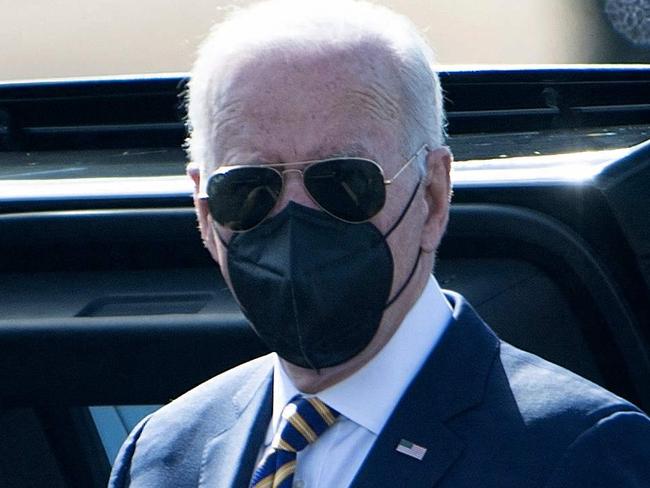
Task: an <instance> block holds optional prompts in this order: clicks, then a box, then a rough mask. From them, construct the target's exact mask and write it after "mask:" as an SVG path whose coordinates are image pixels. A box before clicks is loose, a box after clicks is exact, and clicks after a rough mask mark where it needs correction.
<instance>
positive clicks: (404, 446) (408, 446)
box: [395, 439, 427, 461]
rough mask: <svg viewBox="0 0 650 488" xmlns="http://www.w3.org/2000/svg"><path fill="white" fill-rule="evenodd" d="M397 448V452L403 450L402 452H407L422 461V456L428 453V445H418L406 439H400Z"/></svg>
mask: <svg viewBox="0 0 650 488" xmlns="http://www.w3.org/2000/svg"><path fill="white" fill-rule="evenodd" d="M395 450H396V451H397V452H401V453H402V454H406V455H407V456H410V457H412V458H415V459H417V460H418V461H422V458H423V457H424V455H425V454H426V453H427V449H426V447H422V446H418V445H417V444H414V443H413V442H411V441H407V440H406V439H402V440H401V441H399V444H397V447H396V448H395Z"/></svg>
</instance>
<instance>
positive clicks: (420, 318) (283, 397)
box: [258, 276, 452, 488]
mask: <svg viewBox="0 0 650 488" xmlns="http://www.w3.org/2000/svg"><path fill="white" fill-rule="evenodd" d="M451 316H452V309H451V306H450V305H449V303H448V302H447V300H446V299H445V297H444V295H443V294H442V292H441V291H440V287H439V286H438V283H437V281H436V280H435V278H434V277H433V276H432V277H431V278H430V279H429V282H428V283H427V285H426V287H425V288H424V290H423V292H422V295H421V296H420V298H418V300H417V301H416V302H415V304H414V305H413V307H412V308H411V310H410V311H409V312H408V314H407V315H406V317H404V321H403V322H402V324H401V325H400V327H399V328H398V329H397V331H396V332H395V334H394V335H393V337H392V338H391V339H390V341H388V343H387V344H386V345H385V346H384V347H383V348H382V350H381V351H380V352H379V353H377V355H376V356H375V357H374V358H372V359H371V360H370V361H369V362H368V363H367V364H366V365H365V366H364V367H363V368H361V369H360V370H359V371H357V372H355V373H354V374H353V375H351V376H349V377H348V378H346V379H344V380H343V381H341V382H339V383H337V384H335V385H333V386H330V387H329V388H326V389H325V390H323V391H321V392H319V393H318V394H317V395H315V396H317V397H318V398H320V399H321V400H322V401H324V402H325V403H326V404H327V405H329V406H330V407H332V408H334V409H336V410H338V411H339V412H340V414H341V417H340V418H339V419H338V420H337V422H336V423H335V424H334V425H333V426H332V427H330V428H329V429H328V430H326V431H325V432H324V433H323V435H322V436H321V437H320V438H319V439H318V440H317V442H315V443H314V444H312V445H309V446H307V447H306V448H305V449H304V450H303V451H301V452H299V453H298V457H297V465H296V473H295V475H294V484H293V486H294V488H332V487H337V488H343V487H347V486H349V485H350V483H351V482H352V480H353V478H354V476H355V474H356V473H357V471H358V470H359V467H360V466H361V464H362V462H363V460H364V459H365V457H366V455H367V454H368V452H369V451H370V448H371V447H372V445H373V443H374V441H375V439H376V438H377V436H378V435H379V433H380V432H381V430H382V428H383V427H384V424H385V423H386V422H387V421H388V419H389V417H390V415H391V414H392V412H393V410H394V409H395V407H396V405H397V403H398V401H399V400H400V398H401V397H402V395H403V394H404V392H405V390H406V388H407V387H408V385H409V384H410V383H411V380H413V378H414V377H415V375H416V374H417V372H418V371H419V370H420V368H421V366H422V364H423V363H424V361H425V360H426V359H427V357H428V356H429V354H430V353H431V351H432V350H433V348H434V347H435V346H436V344H437V343H438V341H439V340H440V337H441V336H442V334H443V332H444V331H445V329H446V328H447V325H448V324H449V322H450V320H451ZM298 393H300V392H299V391H298V389H297V388H296V387H295V386H294V384H293V383H292V382H291V379H290V378H289V377H288V376H287V374H286V372H285V371H284V368H283V367H282V364H281V362H280V361H279V359H278V357H277V355H276V357H275V363H274V370H273V414H272V418H271V423H270V424H269V427H268V430H267V433H266V439H265V441H264V445H263V446H262V448H261V449H260V455H259V458H258V462H259V460H260V459H261V458H262V456H263V454H264V453H265V451H266V450H267V449H269V446H270V444H271V441H272V439H273V434H274V433H275V431H276V429H277V427H278V423H279V421H280V414H281V412H282V409H283V408H284V406H285V405H286V404H287V403H288V402H289V401H290V400H291V399H292V398H293V397H294V396H295V395H296V394H298ZM306 396H309V395H306Z"/></svg>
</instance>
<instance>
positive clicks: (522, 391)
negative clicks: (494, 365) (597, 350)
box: [501, 342, 639, 428]
mask: <svg viewBox="0 0 650 488" xmlns="http://www.w3.org/2000/svg"><path fill="white" fill-rule="evenodd" d="M501 363H502V364H503V368H504V370H505V373H506V375H507V377H508V381H509V383H510V386H511V389H512V392H513V395H514V397H515V401H516V402H517V405H518V407H519V411H520V412H521V413H522V415H523V416H524V421H526V420H527V419H530V420H532V419H540V418H547V417H552V418H553V420H554V421H555V422H557V421H558V420H561V419H562V418H566V419H567V420H570V421H571V423H573V424H575V422H576V421H578V420H580V419H582V421H583V422H584V425H583V427H585V428H588V427H589V426H591V425H593V424H594V423H596V422H597V421H598V420H599V419H600V418H604V417H607V416H609V415H611V414H612V413H614V412H617V411H634V412H639V409H638V408H637V407H635V406H634V405H632V404H631V403H630V402H628V401H626V400H624V399H623V398H621V397H619V396H617V395H615V394H614V393H612V392H610V391H608V390H606V389H605V388H603V387H601V386H599V385H597V384H595V383H592V382H591V381H589V380H587V379H585V378H583V377H581V376H579V375H577V374H575V373H573V372H571V371H569V370H567V369H565V368H563V367H561V366H558V365H556V364H554V363H551V362H549V361H546V360H545V359H542V358H540V357H539V356H536V355H534V354H531V353H528V352H525V351H522V350H520V349H517V348H516V347H514V346H512V345H510V344H507V343H504V342H502V344H501Z"/></svg>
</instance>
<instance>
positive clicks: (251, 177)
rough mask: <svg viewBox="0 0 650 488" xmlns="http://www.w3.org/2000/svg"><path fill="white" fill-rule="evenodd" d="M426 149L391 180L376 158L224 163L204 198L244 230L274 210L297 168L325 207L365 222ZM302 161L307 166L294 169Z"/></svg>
mask: <svg viewBox="0 0 650 488" xmlns="http://www.w3.org/2000/svg"><path fill="white" fill-rule="evenodd" d="M426 148H427V146H426V145H424V146H422V147H421V148H420V149H419V150H418V151H417V152H416V153H415V154H414V155H413V157H411V158H410V159H409V160H408V161H407V162H406V163H405V164H404V165H403V166H402V167H401V168H400V169H399V170H398V171H397V173H395V175H394V176H393V177H392V178H390V179H385V177H384V171H383V169H382V168H381V166H379V164H378V163H376V162H375V161H373V160H371V159H365V158H357V157H333V158H329V159H320V160H315V161H302V162H293V163H279V164H272V165H237V166H221V167H220V168H219V169H217V170H216V171H215V172H214V173H212V175H211V176H210V178H209V179H208V183H207V187H206V195H204V196H202V198H203V199H207V201H208V208H209V210H210V215H212V218H213V219H214V220H215V221H217V222H218V223H219V224H220V225H222V226H223V227H226V228H228V229H230V230H232V231H235V232H244V231H247V230H251V229H252V228H254V227H256V226H257V225H259V224H260V223H262V222H263V221H264V220H265V219H266V218H267V217H268V216H269V215H270V213H271V211H272V210H273V208H274V207H275V205H276V204H277V202H278V201H279V200H280V199H281V197H282V191H283V188H284V174H285V173H289V172H297V173H299V174H300V175H301V176H302V182H303V186H304V187H305V190H306V191H307V193H308V194H309V196H310V197H311V198H312V200H313V201H314V202H315V203H316V204H317V205H318V206H319V207H320V208H321V209H322V210H323V211H325V212H327V213H328V214H330V215H332V216H333V217H336V218H337V219H339V220H342V221H344V222H349V223H362V222H366V221H368V220H370V219H371V218H372V217H374V216H375V215H377V213H379V211H380V210H381V209H382V208H383V207H384V204H385V203H386V186H388V185H390V184H391V183H393V181H395V180H396V179H397V177H398V176H399V175H400V174H401V173H402V172H403V171H404V170H405V169H406V168H407V167H408V166H409V165H410V164H411V163H412V162H413V161H415V160H417V159H418V157H419V156H420V154H421V153H422V151H424V150H425V149H426ZM299 165H300V166H304V167H303V168H302V169H297V168H293V167H294V166H299ZM285 168H286V169H285Z"/></svg>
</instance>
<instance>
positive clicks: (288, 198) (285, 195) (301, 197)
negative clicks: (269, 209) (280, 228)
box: [273, 168, 319, 214]
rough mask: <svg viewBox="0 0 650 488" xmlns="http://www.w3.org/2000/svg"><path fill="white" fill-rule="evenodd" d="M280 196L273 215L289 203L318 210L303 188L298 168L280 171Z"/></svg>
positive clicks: (300, 171)
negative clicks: (281, 183)
mask: <svg viewBox="0 0 650 488" xmlns="http://www.w3.org/2000/svg"><path fill="white" fill-rule="evenodd" d="M282 182H283V188H282V196H281V197H280V201H279V202H278V203H277V204H276V206H275V209H274V211H273V213H274V214H275V213H278V212H279V211H280V210H282V209H283V208H284V207H285V206H287V204H288V203H289V202H295V203H298V204H300V205H304V206H305V207H310V208H319V207H318V205H316V203H315V202H314V201H313V200H312V198H311V196H309V193H308V192H307V189H306V188H305V184H304V180H303V172H302V170H301V169H298V168H287V169H283V170H282Z"/></svg>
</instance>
